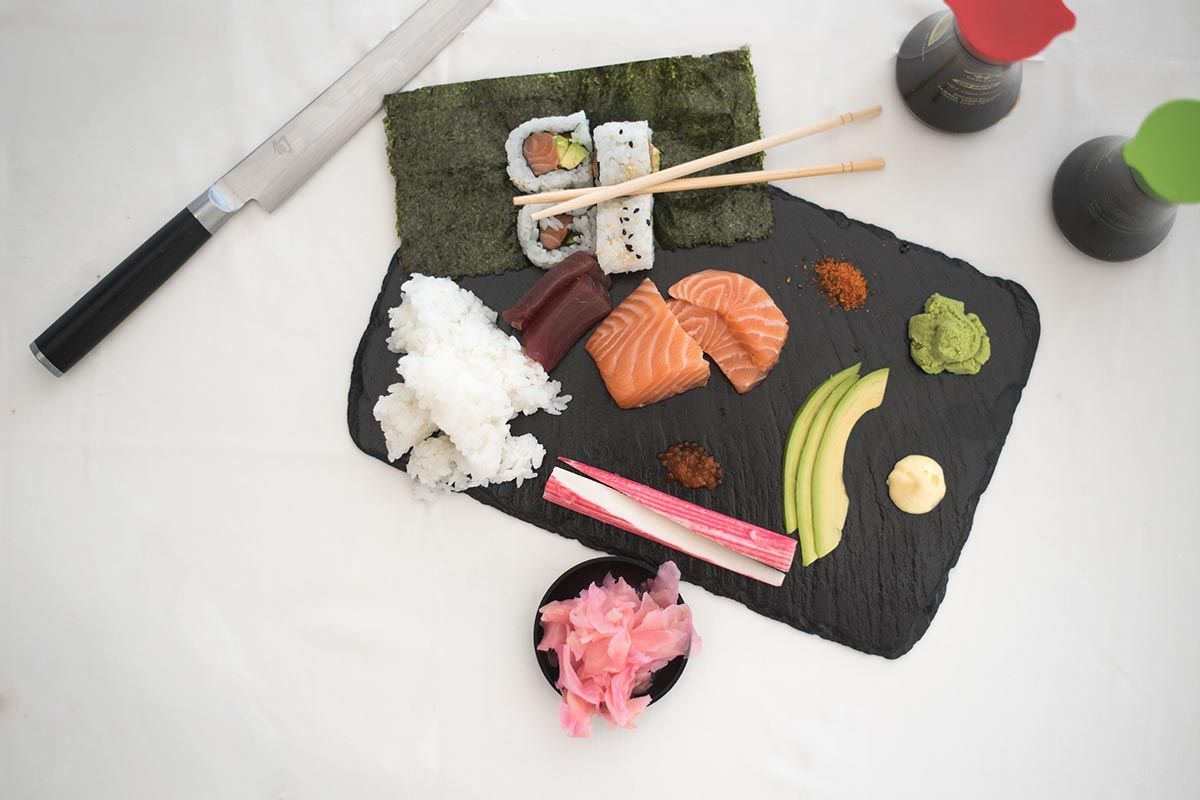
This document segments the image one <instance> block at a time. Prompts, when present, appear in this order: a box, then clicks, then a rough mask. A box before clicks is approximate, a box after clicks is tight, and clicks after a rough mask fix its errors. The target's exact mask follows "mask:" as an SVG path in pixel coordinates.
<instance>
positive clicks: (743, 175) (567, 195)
mask: <svg viewBox="0 0 1200 800" xmlns="http://www.w3.org/2000/svg"><path fill="white" fill-rule="evenodd" d="M883 166H884V162H883V159H882V158H868V159H865V160H863V161H840V162H838V163H837V164H822V165H821V166H819V167H804V168H803V169H764V170H759V171H757V172H734V173H730V174H728V175H706V176H704V177H703V178H680V179H679V180H675V181H667V182H666V183H660V184H658V185H657V186H651V187H650V188H649V189H648V190H645V191H643V192H642V194H665V193H666V192H688V191H691V190H693V189H716V188H719V187H722V186H743V185H745V184H748V183H767V182H768V181H790V180H793V179H795V178H815V177H817V176H818V175H841V174H843V173H846V172H870V171H871V170H877V169H883ZM590 191H592V190H591V189H562V190H560V191H557V192H542V193H540V194H519V195H517V196H516V197H514V198H513V205H514V206H531V205H537V204H539V203H559V202H562V201H563V200H572V199H574V198H576V197H582V196H583V195H585V194H587V193H588V192H590Z"/></svg>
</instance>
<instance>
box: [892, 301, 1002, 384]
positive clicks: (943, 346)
mask: <svg viewBox="0 0 1200 800" xmlns="http://www.w3.org/2000/svg"><path fill="white" fill-rule="evenodd" d="M908 340H909V343H910V346H909V352H910V353H911V354H912V359H913V361H915V362H917V366H918V367H920V368H921V369H923V370H925V371H926V372H928V373H929V374H930V375H938V374H941V373H942V372H950V373H953V374H955V375H974V374H975V373H977V372H979V368H980V367H982V366H983V365H984V364H986V363H987V360H988V358H990V357H991V355H992V342H991V340H990V339H988V335H987V330H986V329H985V328H984V327H983V323H982V322H981V321H980V320H979V317H978V316H976V315H975V314H967V313H966V309H965V307H964V306H963V303H962V301H961V300H952V299H951V298H949V297H943V296H942V295H940V294H933V295H930V296H929V299H928V300H926V301H925V312H924V313H922V314H917V315H915V316H913V317H911V318H910V319H909V320H908Z"/></svg>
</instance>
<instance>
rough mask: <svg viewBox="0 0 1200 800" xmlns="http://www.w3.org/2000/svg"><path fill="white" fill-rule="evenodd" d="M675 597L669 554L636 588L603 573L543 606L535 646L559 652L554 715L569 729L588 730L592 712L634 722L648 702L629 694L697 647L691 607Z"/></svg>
mask: <svg viewBox="0 0 1200 800" xmlns="http://www.w3.org/2000/svg"><path fill="white" fill-rule="evenodd" d="M678 600H679V568H678V567H676V566H675V562H673V561H668V562H667V563H665V564H663V565H662V566H661V567H659V568H658V575H657V577H655V578H654V579H652V580H650V581H647V583H646V586H645V588H644V589H642V590H641V591H639V590H638V589H635V588H633V587H632V586H630V585H629V584H628V583H626V582H625V579H624V578H621V579H618V580H614V579H613V576H612V575H611V574H610V575H606V576H605V578H604V583H603V585H601V586H597V585H596V584H595V583H593V584H592V585H591V586H589V587H588V588H586V589H584V590H583V591H582V592H580V594H579V597H576V598H572V599H571V600H556V601H554V602H553V603H547V604H546V605H545V606H544V607H542V609H541V613H542V630H543V631H544V634H543V636H542V641H541V642H539V643H538V650H545V651H548V652H550V651H553V652H556V653H557V654H558V683H557V686H558V688H559V689H560V690H561V691H562V701H561V702H560V703H559V704H558V717H559V720H560V721H561V722H562V727H563V730H564V731H566V732H567V735H568V736H588V735H589V734H590V733H591V725H592V716H593V715H595V714H599V715H600V716H602V717H604V718H605V719H607V720H608V721H609V722H611V723H612V724H614V725H619V726H620V727H622V728H632V727H634V724H633V722H634V720H636V719H637V718H638V716H639V715H640V714H641V713H642V712H643V711H645V710H646V706H648V705H649V704H650V697H649V695H643V696H641V697H634V695H635V694H637V693H639V692H644V691H645V690H646V689H647V688H649V686H650V679H651V676H652V675H653V674H654V672H655V671H656V670H658V669H661V668H662V667H663V666H665V665H666V663H667V662H668V661H670V660H671V659H673V658H676V657H678V656H682V655H687V654H688V653H689V652H690V651H691V650H692V648H697V650H698V648H699V646H700V637H699V636H698V635H697V634H696V631H695V629H693V627H692V610H691V609H690V608H688V607H687V606H686V605H682V604H678V603H677V601H678Z"/></svg>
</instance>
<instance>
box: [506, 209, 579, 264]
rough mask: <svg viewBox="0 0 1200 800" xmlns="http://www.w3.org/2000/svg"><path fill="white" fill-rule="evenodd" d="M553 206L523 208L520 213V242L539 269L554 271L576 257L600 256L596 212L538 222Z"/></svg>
mask: <svg viewBox="0 0 1200 800" xmlns="http://www.w3.org/2000/svg"><path fill="white" fill-rule="evenodd" d="M548 207H549V204H541V205H530V206H523V207H522V208H521V210H520V211H518V212H517V240H518V241H520V243H521V250H523V251H524V252H525V257H526V258H528V259H529V260H530V261H531V262H532V263H533V265H534V266H535V267H541V268H542V269H550V268H551V267H553V266H554V265H555V264H558V263H560V262H562V260H563V259H565V258H566V257H567V256H569V255H572V254H573V253H594V252H596V211H595V209H589V210H586V211H584V210H580V211H578V212H575V213H573V214H559V215H557V216H554V217H547V218H546V219H543V220H540V221H538V222H534V221H533V219H532V218H531V217H532V216H533V214H534V213H536V212H538V211H540V210H542V209H543V208H548Z"/></svg>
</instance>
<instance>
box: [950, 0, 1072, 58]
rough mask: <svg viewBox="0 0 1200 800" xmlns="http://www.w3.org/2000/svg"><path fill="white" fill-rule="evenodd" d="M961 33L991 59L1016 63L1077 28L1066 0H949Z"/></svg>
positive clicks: (972, 46)
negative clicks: (1064, 0)
mask: <svg viewBox="0 0 1200 800" xmlns="http://www.w3.org/2000/svg"><path fill="white" fill-rule="evenodd" d="M946 5H948V6H950V10H951V11H953V12H954V19H955V20H956V21H957V22H958V30H959V33H961V34H962V35H963V38H964V39H966V40H967V44H969V45H970V46H971V48H972V49H973V50H975V51H976V52H977V53H979V55H981V56H983V57H984V58H986V59H988V60H989V61H999V62H1001V63H1004V64H1013V63H1015V62H1017V61H1024V60H1025V59H1027V58H1029V57H1030V56H1034V55H1037V54H1038V53H1040V52H1041V51H1042V50H1043V49H1045V47H1046V45H1048V44H1050V40H1051V39H1053V38H1054V37H1055V36H1058V35H1059V34H1060V33H1064V32H1065V31H1069V30H1071V29H1072V28H1074V27H1075V15H1074V14H1073V13H1071V9H1069V8H1067V7H1066V6H1065V5H1063V4H1062V0H946Z"/></svg>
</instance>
